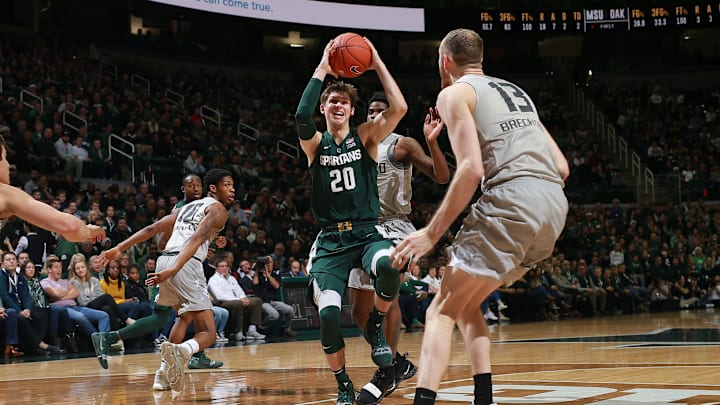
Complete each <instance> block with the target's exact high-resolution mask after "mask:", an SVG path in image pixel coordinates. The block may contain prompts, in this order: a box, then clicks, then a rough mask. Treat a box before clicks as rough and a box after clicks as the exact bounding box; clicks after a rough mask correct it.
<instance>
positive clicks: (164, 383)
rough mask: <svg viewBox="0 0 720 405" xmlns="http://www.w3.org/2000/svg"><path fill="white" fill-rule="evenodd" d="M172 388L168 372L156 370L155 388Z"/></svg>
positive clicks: (163, 389)
mask: <svg viewBox="0 0 720 405" xmlns="http://www.w3.org/2000/svg"><path fill="white" fill-rule="evenodd" d="M169 389H170V382H169V381H168V377H167V373H165V371H163V370H158V371H156V372H155V381H154V382H153V390H155V391H167V390H169Z"/></svg>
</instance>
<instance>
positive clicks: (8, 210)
mask: <svg viewBox="0 0 720 405" xmlns="http://www.w3.org/2000/svg"><path fill="white" fill-rule="evenodd" d="M0 194H2V198H0V214H8V215H4V216H10V215H16V216H18V217H20V218H21V219H23V220H25V221H27V222H30V223H32V224H34V225H37V226H39V227H40V228H43V229H47V230H48V231H52V232H56V233H59V234H61V235H62V236H63V237H64V238H65V239H67V240H68V241H70V242H84V241H87V240H92V241H96V242H99V241H102V240H104V239H105V231H104V230H103V229H102V228H101V227H99V226H96V225H88V224H85V223H84V222H83V221H82V220H81V219H79V218H77V217H75V216H73V215H70V214H67V213H64V212H60V211H58V210H56V209H54V208H52V207H50V206H49V205H47V204H45V203H43V202H40V201H37V200H35V199H34V198H32V197H31V196H30V195H28V194H27V193H25V192H24V191H22V190H20V189H19V188H16V187H12V186H8V185H6V184H0Z"/></svg>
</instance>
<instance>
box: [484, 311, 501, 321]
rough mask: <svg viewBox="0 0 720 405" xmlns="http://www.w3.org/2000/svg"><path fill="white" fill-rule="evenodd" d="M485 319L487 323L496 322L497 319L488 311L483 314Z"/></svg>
mask: <svg viewBox="0 0 720 405" xmlns="http://www.w3.org/2000/svg"><path fill="white" fill-rule="evenodd" d="M485 319H487V320H488V321H497V320H498V317H497V316H496V315H495V314H494V313H493V311H491V310H489V309H488V310H487V312H485Z"/></svg>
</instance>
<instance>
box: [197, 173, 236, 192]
mask: <svg viewBox="0 0 720 405" xmlns="http://www.w3.org/2000/svg"><path fill="white" fill-rule="evenodd" d="M225 177H232V173H230V171H229V170H226V169H210V170H208V172H207V173H205V178H204V179H203V184H204V185H205V190H206V191H207V190H209V187H210V185H213V186H216V187H217V186H218V185H220V182H221V181H222V179H223V178H225Z"/></svg>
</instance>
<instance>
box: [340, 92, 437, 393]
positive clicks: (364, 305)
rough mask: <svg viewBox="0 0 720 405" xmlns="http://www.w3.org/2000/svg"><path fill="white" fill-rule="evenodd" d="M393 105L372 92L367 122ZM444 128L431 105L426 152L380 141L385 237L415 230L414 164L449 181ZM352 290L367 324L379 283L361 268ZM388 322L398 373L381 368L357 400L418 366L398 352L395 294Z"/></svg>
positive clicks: (395, 138)
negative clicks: (442, 145) (440, 136)
mask: <svg viewBox="0 0 720 405" xmlns="http://www.w3.org/2000/svg"><path fill="white" fill-rule="evenodd" d="M389 107H390V104H389V103H388V100H387V97H386V96H385V93H382V92H378V93H375V94H373V96H372V97H371V98H370V100H369V103H368V116H367V119H368V121H372V120H374V119H375V117H376V116H377V115H378V114H380V113H381V112H383V111H385V110H387V109H388V108H389ZM442 128H443V124H442V121H441V120H440V116H439V115H437V113H436V111H435V109H433V108H431V109H430V111H429V113H428V114H427V116H426V117H425V123H424V125H423V134H424V135H425V140H426V142H427V145H428V150H429V151H430V156H428V155H426V154H425V151H424V150H423V148H422V146H421V145H420V143H418V141H416V140H415V139H413V138H411V137H405V136H402V135H399V134H396V133H394V132H392V133H390V134H388V135H387V136H386V137H385V138H383V140H382V141H380V144H379V145H378V157H377V164H378V178H377V183H378V193H379V197H380V218H379V221H378V230H379V232H380V234H381V235H382V236H383V237H384V238H385V239H389V240H391V241H393V243H394V244H398V243H400V241H402V240H403V239H404V238H405V237H407V236H408V235H409V234H411V233H412V232H413V231H415V227H414V226H413V224H412V222H410V220H409V219H408V217H407V216H408V214H410V211H411V210H412V207H411V205H410V201H411V199H412V171H413V167H416V168H417V169H418V170H419V171H420V172H422V173H424V174H425V175H426V176H428V177H429V178H430V179H432V180H433V181H435V182H436V183H440V184H445V183H447V182H448V181H449V180H450V170H449V168H448V164H447V161H446V160H445V155H444V154H443V152H442V151H441V150H440V146H439V145H438V142H437V136H438V134H439V133H440V131H441V130H442ZM348 287H349V288H350V290H349V292H350V302H351V312H352V317H353V321H354V322H355V324H356V325H358V326H359V327H361V328H362V327H363V326H362V325H365V324H366V323H367V320H368V315H369V314H370V311H372V308H373V298H374V296H375V287H374V285H373V280H372V279H371V278H370V276H369V275H368V274H367V273H366V272H365V271H363V270H362V269H360V268H354V269H352V270H351V272H350V278H349V279H348ZM385 317H386V321H385V336H386V338H387V340H388V343H389V345H390V348H391V349H392V350H393V353H395V363H394V372H395V375H394V377H393V376H389V375H385V374H386V372H385V371H384V370H383V369H378V370H377V371H376V372H375V376H374V377H373V379H372V381H371V382H370V383H368V384H366V385H365V387H364V388H363V389H362V390H361V391H360V394H359V396H358V398H357V402H358V403H359V404H369V403H378V402H380V400H382V398H384V397H385V396H387V395H389V394H390V393H392V392H393V391H394V390H395V388H396V387H397V384H399V383H400V382H402V381H404V380H406V379H408V378H410V377H412V376H413V375H415V371H416V367H415V365H414V364H412V363H411V362H410V360H408V358H407V353H406V354H405V355H401V354H400V353H399V352H398V341H399V340H400V323H401V319H402V314H401V312H400V306H399V305H398V299H397V297H396V298H395V300H394V301H393V304H392V307H390V311H388V313H387V315H386V316H385Z"/></svg>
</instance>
